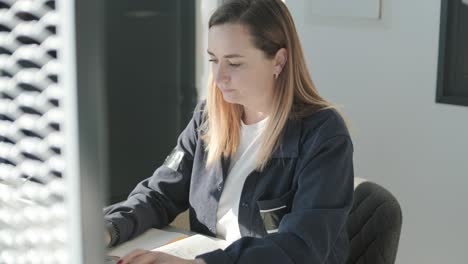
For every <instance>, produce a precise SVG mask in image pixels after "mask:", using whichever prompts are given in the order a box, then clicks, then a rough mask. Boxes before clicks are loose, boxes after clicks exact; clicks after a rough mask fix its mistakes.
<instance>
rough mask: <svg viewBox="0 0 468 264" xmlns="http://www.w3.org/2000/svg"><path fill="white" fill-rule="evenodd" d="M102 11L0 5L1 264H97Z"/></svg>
mask: <svg viewBox="0 0 468 264" xmlns="http://www.w3.org/2000/svg"><path fill="white" fill-rule="evenodd" d="M103 11H104V10H103V2H102V1H96V0H0V94H1V98H0V248H1V251H0V263H38V262H40V263H76V264H78V263H80V264H81V263H104V261H103V260H104V255H105V246H104V223H103V218H102V207H103V204H104V202H103V201H104V197H105V193H106V187H105V185H104V183H105V182H106V177H107V169H106V168H107V165H106V163H107V157H106V156H107V154H106V151H105V150H106V149H107V148H106V145H105V144H106V140H105V138H104V137H105V135H106V133H105V130H106V127H105V124H106V122H104V121H105V115H106V113H105V109H106V108H105V100H104V98H103V89H104V85H103V67H102V65H103V58H102V54H103V52H102V49H103V45H102V44H103V41H102V38H103V35H104V34H103V32H102V28H103V23H101V22H102V19H103V13H104V12H103Z"/></svg>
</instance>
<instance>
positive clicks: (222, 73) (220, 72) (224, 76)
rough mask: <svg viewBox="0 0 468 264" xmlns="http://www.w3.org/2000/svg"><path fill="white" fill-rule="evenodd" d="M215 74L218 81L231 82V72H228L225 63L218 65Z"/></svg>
mask: <svg viewBox="0 0 468 264" xmlns="http://www.w3.org/2000/svg"><path fill="white" fill-rule="evenodd" d="M215 75H216V76H215V81H216V83H220V84H225V83H227V82H229V74H228V73H227V71H226V68H225V67H224V66H223V65H219V66H218V69H217V71H216V72H215Z"/></svg>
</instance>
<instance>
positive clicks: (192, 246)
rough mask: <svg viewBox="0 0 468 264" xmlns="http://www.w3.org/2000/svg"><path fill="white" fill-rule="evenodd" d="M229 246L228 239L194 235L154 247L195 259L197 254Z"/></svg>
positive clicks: (178, 255) (156, 249)
mask: <svg viewBox="0 0 468 264" xmlns="http://www.w3.org/2000/svg"><path fill="white" fill-rule="evenodd" d="M227 246H229V243H228V242H227V241H226V240H222V239H218V238H214V237H208V236H204V235H193V236H190V237H187V238H184V239H181V240H178V241H176V242H173V243H170V244H167V245H164V246H162V247H158V248H155V249H153V250H152V251H161V252H165V253H168V254H171V255H174V256H177V257H181V258H185V259H194V258H195V257H196V256H198V255H200V254H203V253H207V252H210V251H213V250H216V249H225V248H226V247H227Z"/></svg>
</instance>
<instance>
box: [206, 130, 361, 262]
mask: <svg viewBox="0 0 468 264" xmlns="http://www.w3.org/2000/svg"><path fill="white" fill-rule="evenodd" d="M310 141H314V143H311V144H308V145H307V144H306V145H305V146H306V149H309V150H310V151H309V152H310V153H306V154H303V157H302V158H300V159H299V160H298V164H297V166H298V167H297V169H296V173H297V174H296V175H295V176H296V177H298V181H297V190H296V193H295V194H294V197H293V204H292V208H291V211H290V212H289V213H288V214H286V215H285V216H284V217H283V218H282V219H281V222H280V224H279V227H278V232H277V233H273V234H268V235H267V236H265V237H263V238H255V237H243V238H241V239H239V240H237V241H235V242H234V243H232V244H231V245H230V246H229V247H227V248H226V249H225V250H216V251H212V252H209V253H206V254H202V255H199V256H197V257H198V258H202V259H204V260H205V262H206V263H208V264H212V263H296V264H298V263H314V264H319V263H325V262H326V261H327V259H328V257H329V255H330V254H334V253H331V252H332V249H333V248H334V245H335V242H336V241H338V240H339V239H341V241H340V242H341V243H347V240H348V238H347V235H346V231H345V232H344V233H343V229H344V228H346V221H347V216H348V213H349V210H350V208H351V205H352V199H353V178H354V172H353V161H352V159H353V157H352V155H353V146H352V142H351V139H350V137H349V135H334V136H331V137H329V138H327V139H324V140H319V141H315V140H310ZM317 142H319V143H317ZM308 143H310V142H308ZM311 147H312V148H311ZM343 235H344V236H345V238H343V237H342V236H343ZM343 241H345V242H343ZM344 248H345V249H346V250H343V251H342V252H340V253H338V254H341V256H333V257H334V258H337V259H344V258H346V255H347V254H348V252H347V249H348V248H347V244H345V247H344ZM341 263H344V261H342V262H341Z"/></svg>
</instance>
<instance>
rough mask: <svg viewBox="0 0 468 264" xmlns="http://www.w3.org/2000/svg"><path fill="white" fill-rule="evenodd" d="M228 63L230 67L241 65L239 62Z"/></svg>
mask: <svg viewBox="0 0 468 264" xmlns="http://www.w3.org/2000/svg"><path fill="white" fill-rule="evenodd" d="M229 65H230V66H231V67H239V66H241V64H240V63H229Z"/></svg>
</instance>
